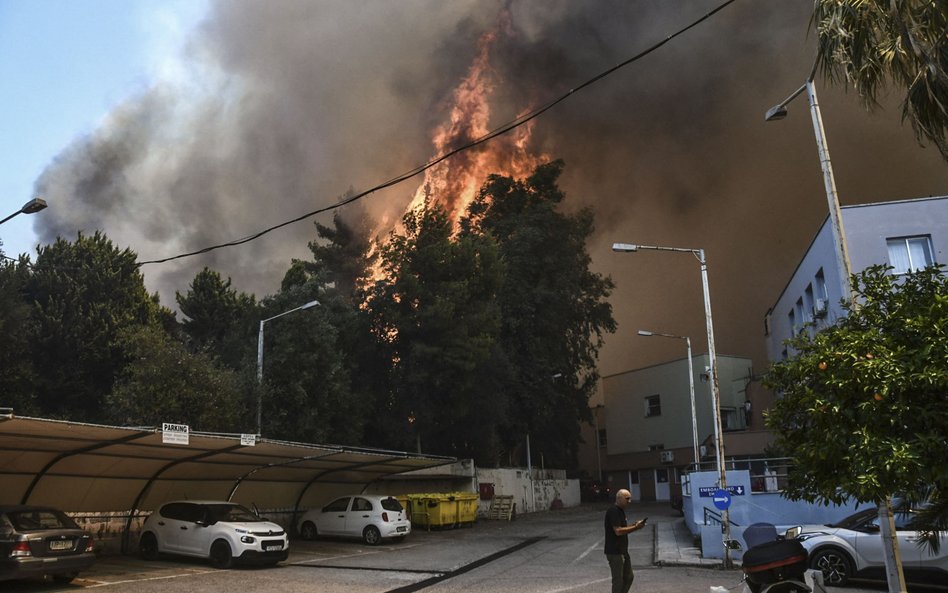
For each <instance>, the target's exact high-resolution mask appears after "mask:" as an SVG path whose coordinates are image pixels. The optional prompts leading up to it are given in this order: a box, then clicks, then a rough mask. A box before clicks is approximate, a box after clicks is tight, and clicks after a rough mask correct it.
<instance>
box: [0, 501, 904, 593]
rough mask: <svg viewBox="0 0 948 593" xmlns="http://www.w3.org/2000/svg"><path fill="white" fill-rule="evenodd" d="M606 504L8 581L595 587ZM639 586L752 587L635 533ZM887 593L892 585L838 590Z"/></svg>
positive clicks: (184, 591)
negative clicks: (212, 558)
mask: <svg viewBox="0 0 948 593" xmlns="http://www.w3.org/2000/svg"><path fill="white" fill-rule="evenodd" d="M604 509H605V506H604V505H599V506H589V505H584V506H582V507H579V508H574V509H566V510H561V511H553V512H548V513H537V514H534V515H529V516H521V517H518V518H517V519H516V520H515V521H513V522H510V523H508V522H491V521H480V522H478V523H477V524H475V525H474V526H473V527H470V528H464V529H456V530H446V531H431V532H427V531H423V530H415V532H413V533H412V534H411V536H410V537H409V538H408V539H407V540H405V541H404V542H402V543H399V544H391V545H382V546H376V547H370V546H365V545H363V544H362V543H360V542H356V541H344V540H319V541H316V542H300V541H294V542H293V543H292V545H291V553H290V558H289V560H288V561H287V562H285V563H282V564H281V565H280V566H278V567H276V568H264V569H253V568H238V569H233V570H224V571H222V570H215V569H213V568H211V567H210V566H209V565H207V564H206V563H205V562H201V561H191V560H183V559H180V558H174V559H172V558H168V559H163V560H161V561H158V562H145V561H142V560H140V559H138V558H134V557H112V558H104V559H101V560H100V561H99V562H98V563H97V565H96V566H95V567H94V568H93V570H91V571H89V572H87V573H83V574H82V575H81V578H80V579H77V580H76V581H75V582H74V583H73V584H72V585H68V586H63V585H55V584H52V583H46V582H40V581H21V582H3V583H0V590H2V591H4V592H10V593H34V592H35V593H39V592H44V593H45V592H52V591H72V592H79V591H82V590H86V589H90V590H92V589H101V590H102V591H103V593H179V592H180V593H191V592H194V591H201V592H202V593H255V592H260V593H274V592H280V593H303V592H306V593H312V592H314V591H318V592H320V593H411V592H414V591H419V592H423V593H448V592H461V591H463V592H471V593H566V592H569V593H594V592H601V591H608V590H609V569H608V565H607V564H606V561H605V558H604V557H603V554H602V513H603V511H604ZM645 514H647V515H648V516H649V522H650V523H655V522H659V521H673V520H676V519H677V518H678V517H677V515H675V514H674V513H673V512H672V511H671V509H668V508H667V507H665V506H664V505H652V506H650V507H645V506H644V505H643V507H641V508H636V506H635V505H634V506H633V507H632V508H631V509H630V513H629V515H630V517H631V518H633V519H634V518H637V517H639V516H642V515H645ZM630 554H631V556H632V563H633V566H634V567H635V575H636V577H635V584H634V585H633V587H632V591H633V593H634V592H635V591H648V592H649V593H685V592H691V591H693V592H700V593H708V592H709V590H710V587H711V586H713V585H716V586H723V587H726V588H727V589H729V590H731V591H734V592H736V593H742V592H743V591H744V585H743V584H742V583H741V572H740V570H730V571H726V570H721V569H707V568H690V567H668V566H666V567H661V568H660V567H656V566H654V564H653V560H654V558H653V555H654V531H653V530H651V529H645V530H642V531H639V532H636V533H633V534H632V535H631V536H630ZM831 591H832V592H833V593H879V592H884V591H885V587H884V585H881V584H880V585H877V586H868V587H867V588H855V587H854V588H842V589H832V590H831Z"/></svg>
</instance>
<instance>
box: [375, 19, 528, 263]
mask: <svg viewBox="0 0 948 593" xmlns="http://www.w3.org/2000/svg"><path fill="white" fill-rule="evenodd" d="M505 22H506V19H505V18H504V16H503V15H502V16H501V19H500V25H499V26H498V27H497V29H496V30H493V31H488V32H486V33H484V34H483V35H482V36H481V38H480V39H479V40H478V52H477V55H476V56H475V58H474V61H473V62H472V63H471V66H470V67H469V68H468V71H467V75H466V76H465V77H464V78H463V79H462V80H461V82H460V83H459V84H458V86H457V87H456V88H455V89H454V93H453V105H452V108H451V113H450V117H449V119H448V121H447V122H446V123H445V124H443V125H441V126H439V127H438V128H437V129H436V130H435V131H434V134H433V136H432V145H433V147H434V154H436V155H442V154H445V153H447V152H449V151H451V150H453V149H455V148H457V147H459V146H464V145H466V144H468V143H470V142H472V141H474V140H476V139H478V138H480V137H482V136H484V135H485V134H487V133H488V132H490V128H489V127H488V125H489V123H490V102H489V99H490V96H491V94H492V93H493V91H494V88H495V82H494V80H495V77H496V74H495V72H494V71H493V69H492V68H491V65H490V53H491V48H492V46H493V45H494V43H495V42H496V40H497V37H498V34H499V33H498V32H499V31H504V30H507V27H505V26H504V23H505ZM532 131H533V124H532V122H528V123H527V124H524V125H522V126H520V127H518V128H516V129H514V130H512V131H511V132H509V133H507V134H504V135H502V136H498V137H496V138H494V139H492V140H491V141H490V142H488V143H485V144H482V145H480V146H478V147H475V148H472V149H468V150H465V151H463V152H460V153H458V154H456V155H454V156H452V157H451V158H449V159H447V160H445V161H443V162H441V163H439V164H437V165H435V166H434V167H432V168H430V169H428V170H426V171H425V178H424V180H423V181H422V182H421V184H419V186H418V189H417V190H415V193H414V196H413V198H412V200H411V203H410V204H409V205H408V207H407V209H406V212H410V211H412V210H414V209H416V208H418V207H419V206H420V205H421V204H422V203H423V202H424V200H425V197H426V196H427V197H428V199H430V200H432V201H434V202H435V203H437V204H439V205H441V206H442V207H444V208H445V210H446V211H447V212H448V215H449V216H450V219H451V220H452V221H453V223H454V228H455V229H457V228H458V225H459V222H460V220H461V218H462V217H463V216H464V214H465V212H466V211H467V207H468V206H469V205H470V204H471V202H472V201H474V198H475V196H476V195H477V190H478V189H479V188H480V186H481V185H482V184H483V183H484V181H485V180H486V179H487V176H488V175H489V174H491V173H496V174H499V175H506V176H510V177H518V178H519V177H525V176H527V175H529V174H530V173H532V172H533V170H534V169H535V168H536V167H537V165H539V164H540V162H541V161H542V160H543V156H542V155H539V156H534V155H531V154H530V153H529V152H528V151H527V146H528V144H529V141H530V135H531V133H532ZM400 224H401V221H398V223H397V224H396V226H395V228H396V229H397V228H398V227H399V226H400ZM385 226H388V225H387V224H386V221H383V222H382V224H380V226H379V229H378V230H379V231H382V230H383V227H385ZM376 235H377V236H378V235H379V233H378V232H377V233H376ZM372 277H373V278H374V279H380V278H381V270H380V267H379V264H378V263H377V264H376V269H375V270H374V271H373V274H372Z"/></svg>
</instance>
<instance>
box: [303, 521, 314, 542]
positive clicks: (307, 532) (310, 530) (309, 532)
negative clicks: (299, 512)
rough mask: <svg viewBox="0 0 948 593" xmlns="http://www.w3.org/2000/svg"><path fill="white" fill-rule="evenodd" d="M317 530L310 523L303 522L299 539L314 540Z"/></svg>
mask: <svg viewBox="0 0 948 593" xmlns="http://www.w3.org/2000/svg"><path fill="white" fill-rule="evenodd" d="M316 535H317V530H316V525H315V524H313V523H312V522H310V521H306V522H304V523H303V524H302V525H301V526H300V537H301V538H303V539H305V540H311V539H316Z"/></svg>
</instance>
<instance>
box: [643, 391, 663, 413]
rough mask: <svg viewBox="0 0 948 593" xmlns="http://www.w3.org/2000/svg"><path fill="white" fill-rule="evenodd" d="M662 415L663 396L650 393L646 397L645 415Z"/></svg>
mask: <svg viewBox="0 0 948 593" xmlns="http://www.w3.org/2000/svg"><path fill="white" fill-rule="evenodd" d="M661 415H662V398H661V396H660V395H650V396H648V397H646V398H645V417H646V418H650V417H652V416H661Z"/></svg>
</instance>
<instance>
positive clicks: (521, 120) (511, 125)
mask: <svg viewBox="0 0 948 593" xmlns="http://www.w3.org/2000/svg"><path fill="white" fill-rule="evenodd" d="M735 1H736V0H727V1H726V2H724V3H723V4H721V5H719V6H717V7H716V8H714V9H713V10H711V11H709V12H707V13H705V14H704V15H703V16H702V17H700V18H699V19H697V20H695V21H694V22H692V23H691V24H689V25H687V26H685V27H683V28H681V29H679V30H678V31H675V32H674V33H672V34H671V35H668V36H667V37H665V38H664V39H662V40H661V41H659V42H657V43H655V44H654V45H652V46H650V47H648V48H647V49H645V50H643V51H641V52H639V53H638V54H636V55H634V56H632V57H631V58H629V59H627V60H625V61H622V62H619V63H618V64H616V65H615V66H613V67H611V68H609V69H607V70H605V71H603V72H601V73H599V74H597V75H596V76H594V77H592V78H590V79H588V80H587V81H585V82H583V83H582V84H580V85H579V86H576V87H574V88H571V89H570V90H568V91H567V92H565V93H563V94H562V95H560V96H558V97H556V98H554V99H552V100H551V101H549V102H547V103H545V104H543V105H541V106H540V107H537V108H535V109H533V110H532V111H529V112H527V113H525V114H524V115H521V116H519V117H517V118H515V119H513V120H511V121H509V122H507V123H505V124H503V125H501V126H500V127H497V128H495V129H493V130H492V131H490V132H488V133H486V134H484V135H483V136H481V137H479V138H475V139H474V140H471V141H470V142H468V143H467V144H464V145H462V146H459V147H457V148H455V149H453V150H449V151H448V152H446V153H444V154H442V155H440V156H437V157H435V158H433V159H431V160H430V161H428V162H426V163H425V164H423V165H419V166H417V167H415V168H413V169H410V170H408V171H406V172H404V173H402V174H401V175H398V176H396V177H393V178H391V179H389V180H388V181H385V182H382V183H380V184H378V185H376V186H375V187H372V188H370V189H367V190H365V191H362V192H359V193H357V194H354V195H352V196H349V197H348V198H346V199H344V200H340V201H339V202H337V203H335V204H332V205H330V206H325V207H323V208H319V209H317V210H313V211H312V212H307V213H306V214H303V215H300V216H297V217H296V218H293V219H291V220H287V221H286V222H281V223H280V224H276V225H274V226H271V227H268V228H265V229H263V230H262V231H259V232H256V233H254V234H252V235H247V236H246V237H243V238H242V239H235V240H234V241H229V242H227V243H220V244H218V245H212V246H210V247H205V248H203V249H198V250H197V251H190V252H188V253H181V254H179V255H174V256H171V257H165V258H161V259H152V260H147V261H143V262H139V264H138V265H139V266H143V265H145V264H161V263H165V262H169V261H172V260H176V259H183V258H186V257H191V256H194V255H200V254H202V253H208V252H211V251H214V250H217V249H222V248H224V247H234V246H236V245H243V244H244V243H249V242H250V241H253V240H255V239H259V238H260V237H262V236H264V235H266V234H268V233H271V232H273V231H275V230H277V229H281V228H283V227H285V226H289V225H291V224H293V223H296V222H299V221H301V220H305V219H307V218H310V217H313V216H316V215H317V214H322V213H324V212H329V211H330V210H335V209H336V208H341V207H343V206H345V205H347V204H351V203H353V202H355V201H357V200H361V199H362V198H364V197H365V196H367V195H369V194H372V193H375V192H377V191H379V190H383V189H386V188H389V187H392V186H394V185H398V184H399V183H402V182H403V181H407V180H408V179H411V178H412V177H414V176H416V175H418V174H419V173H423V172H425V171H427V170H428V169H430V168H432V167H434V166H435V165H437V164H439V163H441V162H442V161H445V160H447V159H449V158H451V157H453V156H454V155H456V154H458V153H461V152H464V151H466V150H470V149H471V148H474V147H475V146H479V145H481V144H484V143H485V142H488V141H490V140H492V139H494V138H496V137H498V136H501V135H503V134H506V133H507V132H510V131H511V130H514V129H516V128H519V127H520V126H522V125H523V124H525V123H527V122H529V121H530V120H533V119H535V118H537V117H539V116H541V115H542V114H544V113H545V112H547V111H549V110H550V109H552V108H553V107H555V106H556V105H558V104H559V103H562V102H563V101H565V100H566V99H567V98H569V97H571V96H573V95H574V94H576V93H577V92H579V91H581V90H583V89H585V88H586V87H588V86H591V85H592V84H594V83H596V82H599V81H600V80H602V79H604V78H606V77H607V76H609V75H610V74H612V73H614V72H616V71H617V70H620V69H621V68H624V67H626V66H628V65H629V64H632V63H634V62H637V61H638V60H640V59H642V58H644V57H645V56H647V55H649V54H650V53H652V52H653V51H655V50H657V49H658V48H660V47H662V46H663V45H665V44H666V43H668V42H669V41H671V40H672V39H674V38H675V37H678V36H679V35H682V34H683V33H685V32H687V31H688V30H690V29H692V28H694V27H696V26H698V25H699V24H701V23H703V22H704V21H706V20H708V19H709V18H711V17H712V16H714V15H715V14H717V13H718V12H720V11H721V10H723V9H724V8H726V7H727V6H728V5H730V4H733V3H734V2H735Z"/></svg>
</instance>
